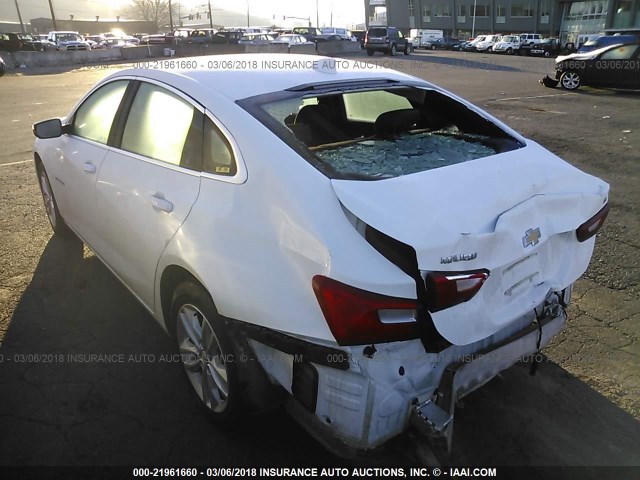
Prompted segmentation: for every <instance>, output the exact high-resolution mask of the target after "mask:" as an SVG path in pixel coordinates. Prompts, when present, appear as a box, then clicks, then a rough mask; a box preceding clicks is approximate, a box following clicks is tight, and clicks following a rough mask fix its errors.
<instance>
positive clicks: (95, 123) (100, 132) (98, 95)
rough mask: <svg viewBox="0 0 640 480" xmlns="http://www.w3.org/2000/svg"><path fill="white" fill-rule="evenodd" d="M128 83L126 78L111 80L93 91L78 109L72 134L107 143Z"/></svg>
mask: <svg viewBox="0 0 640 480" xmlns="http://www.w3.org/2000/svg"><path fill="white" fill-rule="evenodd" d="M128 84H129V82H128V81H126V80H120V81H117V82H111V83H108V84H106V85H104V86H103V87H100V88H99V89H98V90H96V91H95V92H93V93H92V94H91V96H89V98H87V99H86V100H85V101H84V103H83V104H82V105H80V107H78V109H77V110H76V113H75V115H74V118H73V125H72V134H73V135H76V136H78V137H81V138H86V139H87V140H93V141H94V142H98V143H102V144H106V143H107V140H108V139H109V133H110V132H111V125H112V124H113V119H114V117H115V116H116V112H117V111H118V107H119V106H120V102H121V101H122V97H123V96H124V92H125V90H126V89H127V85H128Z"/></svg>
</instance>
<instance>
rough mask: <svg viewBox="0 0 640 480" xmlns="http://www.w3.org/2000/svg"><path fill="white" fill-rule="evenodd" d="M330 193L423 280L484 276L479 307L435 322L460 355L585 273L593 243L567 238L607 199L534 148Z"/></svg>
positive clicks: (592, 182)
mask: <svg viewBox="0 0 640 480" xmlns="http://www.w3.org/2000/svg"><path fill="white" fill-rule="evenodd" d="M332 184H333V188H334V190H335V192H336V195H337V196H338V198H339V200H340V202H341V203H342V204H343V205H344V206H345V208H346V209H347V210H349V211H350V212H351V213H353V214H354V215H355V216H356V217H358V218H359V219H360V220H362V221H363V222H365V223H366V224H367V225H370V226H371V227H373V228H375V229H376V230H378V231H380V232H383V233H384V234H386V235H388V236H390V237H393V238H395V239H396V240H399V241H400V242H403V243H405V244H407V245H410V246H412V247H413V248H414V249H415V251H416V256H417V261H418V268H419V269H420V270H421V271H422V272H427V271H445V272H461V271H473V270H477V269H488V270H489V271H490V272H491V275H490V277H489V279H488V280H487V281H486V282H485V285H484V286H483V287H482V289H481V291H480V292H479V294H478V295H477V298H473V299H472V300H470V301H468V302H465V303H462V304H460V305H456V306H455V307H451V308H448V309H446V310H443V311H439V312H435V313H433V312H432V317H433V320H434V323H435V325H436V328H437V329H438V331H439V332H440V333H441V334H442V335H443V336H444V337H445V338H446V339H447V340H449V341H450V342H452V343H454V344H459V345H461V344H468V343H472V342H474V341H477V340H480V339H482V338H485V337H487V336H489V335H491V334H493V333H495V332H496V331H498V330H499V329H501V328H503V327H504V326H506V325H507V324H508V323H509V322H510V321H512V320H513V316H514V315H515V314H516V313H518V312H520V314H523V313H525V312H526V311H528V310H531V309H533V308H534V307H535V306H536V305H538V304H539V303H540V302H541V301H544V298H545V297H546V295H548V293H549V291H550V290H558V289H561V288H565V287H566V286H568V285H570V284H571V283H572V282H573V281H575V279H577V278H578V277H579V276H580V275H581V274H582V273H583V272H584V269H586V266H587V265H588V261H589V259H590V257H591V252H592V248H593V243H592V242H591V243H590V244H589V245H587V246H586V247H585V246H583V245H582V244H579V243H578V242H577V240H576V238H575V233H574V232H575V230H576V228H578V227H579V226H580V225H581V224H582V223H583V222H585V221H586V220H588V219H589V218H591V217H592V216H593V215H594V214H595V213H596V212H597V211H598V210H600V208H602V206H603V204H604V203H605V202H606V198H607V192H608V185H607V184H606V183H604V182H602V181H601V180H599V179H597V178H595V177H592V176H591V175H588V174H586V173H583V172H581V171H579V170H577V169H576V168H574V167H572V166H570V165H569V164H567V163H565V162H563V161H562V160H560V159H559V158H557V157H555V156H554V155H552V154H550V153H549V152H547V151H546V150H544V149H542V148H541V147H539V146H538V145H536V144H535V143H533V142H530V143H529V144H528V145H527V146H526V147H524V148H522V149H518V150H515V151H510V152H506V153H501V154H497V155H493V156H490V157H485V158H480V159H477V160H472V161H468V162H464V163H460V164H455V165H451V166H447V167H442V168H437V169H434V170H429V171H425V172H419V173H415V174H411V175H404V176H399V177H396V178H391V179H385V180H381V181H353V180H338V179H334V180H332ZM587 243H589V242H587ZM572 256H573V257H572ZM560 266H562V268H559V267H560ZM487 302H489V303H487ZM488 304H490V305H491V306H492V309H493V311H492V312H488V311H485V310H486V309H487V305H488ZM478 308H480V310H482V311H479V310H478Z"/></svg>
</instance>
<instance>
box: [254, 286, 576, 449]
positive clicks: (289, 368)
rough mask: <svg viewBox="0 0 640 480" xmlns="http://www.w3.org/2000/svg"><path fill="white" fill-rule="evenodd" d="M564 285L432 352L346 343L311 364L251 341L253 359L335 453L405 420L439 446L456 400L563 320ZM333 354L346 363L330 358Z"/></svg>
mask: <svg viewBox="0 0 640 480" xmlns="http://www.w3.org/2000/svg"><path fill="white" fill-rule="evenodd" d="M570 290H571V289H570V288H569V289H567V290H566V291H565V292H564V293H550V294H549V296H548V297H547V299H546V301H545V302H543V304H541V305H538V307H537V309H536V310H535V313H534V310H531V311H530V312H528V313H527V314H525V315H523V316H522V317H520V318H519V319H518V320H516V321H515V322H513V324H512V325H511V327H509V328H508V329H504V330H503V331H501V332H498V333H497V334H495V335H494V336H492V337H490V338H487V339H484V340H483V341H481V342H477V343H474V344H470V345H466V346H459V345H458V346H456V345H453V346H451V347H449V348H448V349H446V350H444V351H442V352H440V353H438V354H427V353H425V352H424V348H423V347H422V345H421V344H420V341H419V340H416V341H408V342H396V343H393V344H384V345H375V346H373V348H372V346H369V347H366V348H363V347H351V349H350V350H351V351H350V352H348V351H346V349H345V350H344V354H345V355H344V358H342V355H341V354H340V351H338V350H334V353H330V354H329V356H328V357H329V358H328V359H329V360H331V361H329V362H322V363H317V359H316V361H314V360H313V359H311V358H310V357H309V359H308V360H305V359H304V358H299V359H298V360H296V358H295V357H294V356H291V355H287V354H285V353H283V352H282V350H280V351H278V350H276V349H274V348H272V347H270V346H268V345H265V344H264V343H258V342H256V341H255V340H252V341H251V344H252V347H253V348H254V351H255V352H256V353H257V356H258V358H259V359H269V361H268V362H261V363H262V365H263V367H264V369H265V371H266V372H267V373H268V374H269V375H270V376H271V377H272V378H274V379H277V381H278V383H279V384H280V385H282V386H283V387H284V388H285V389H286V390H288V391H289V392H290V393H291V394H292V396H291V398H290V399H289V402H288V410H289V412H290V413H291V415H292V416H293V417H294V418H295V419H296V420H297V421H298V422H299V423H300V424H301V425H302V426H303V427H304V428H305V429H306V430H307V431H308V432H309V433H310V434H311V435H312V436H314V437H315V438H316V439H317V440H318V441H320V442H321V443H322V444H324V445H325V447H327V448H328V449H330V450H332V451H334V452H335V453H336V454H337V455H340V456H353V455H355V453H356V452H357V451H358V450H364V449H369V448H373V447H376V446H379V445H381V444H383V443H385V442H386V441H387V440H389V439H390V438H392V437H394V436H396V435H398V434H400V433H402V432H404V431H405V430H407V429H408V428H410V427H411V426H413V427H414V428H416V429H417V430H418V431H420V432H421V433H423V434H424V435H425V436H427V437H428V438H429V439H430V440H431V442H432V443H433V444H435V445H438V446H440V447H443V448H444V449H447V448H449V446H450V444H451V433H452V431H453V418H454V413H455V412H454V409H455V403H456V401H457V400H459V399H461V398H462V397H464V396H465V395H467V394H468V393H470V392H472V391H474V390H475V389H477V388H479V387H480V386H482V385H484V384H485V383H486V382H488V381H489V380H491V379H492V378H493V377H494V376H495V375H497V374H498V373H499V372H501V371H503V370H505V369H506V368H508V367H510V366H511V365H513V364H515V363H516V362H517V361H519V360H521V359H523V357H527V356H530V355H532V354H535V353H536V352H538V351H539V349H540V348H543V347H544V346H546V345H547V344H548V343H549V341H550V340H551V338H552V337H553V336H554V335H556V334H557V333H558V332H559V331H560V330H561V329H562V328H563V326H564V325H565V322H566V314H565V311H564V308H562V307H561V306H560V303H561V302H560V299H561V298H562V302H568V301H569V297H570ZM536 317H537V318H536ZM313 348H315V347H313ZM335 352H338V354H336V353H335ZM322 355H323V359H324V356H326V355H325V354H324V353H323V354H322ZM335 356H339V357H341V358H340V360H347V359H348V360H347V363H346V364H345V363H341V364H340V366H338V364H333V363H332V361H333V360H332V359H333V357H335ZM276 359H279V360H278V361H274V360H276Z"/></svg>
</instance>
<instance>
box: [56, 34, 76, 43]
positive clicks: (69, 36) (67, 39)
mask: <svg viewBox="0 0 640 480" xmlns="http://www.w3.org/2000/svg"><path fill="white" fill-rule="evenodd" d="M58 39H59V40H61V41H63V42H81V41H82V37H81V36H80V35H77V34H75V33H65V34H64V35H60V36H59V37H58Z"/></svg>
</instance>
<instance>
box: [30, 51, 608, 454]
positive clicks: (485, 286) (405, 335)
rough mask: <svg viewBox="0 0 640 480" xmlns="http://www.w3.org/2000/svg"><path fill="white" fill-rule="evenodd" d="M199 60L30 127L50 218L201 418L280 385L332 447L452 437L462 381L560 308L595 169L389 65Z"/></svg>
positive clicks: (256, 406) (240, 409)
mask: <svg viewBox="0 0 640 480" xmlns="http://www.w3.org/2000/svg"><path fill="white" fill-rule="evenodd" d="M285 60H286V61H287V62H289V63H288V67H286V71H282V69H278V68H273V67H274V65H276V66H277V65H278V64H279V62H285ZM194 61H195V62H197V63H198V64H199V65H200V68H196V69H187V70H171V71H168V70H167V71H165V70H148V69H147V70H144V69H139V70H136V69H133V70H123V71H120V72H117V73H115V74H113V75H111V76H109V77H107V78H105V79H104V80H102V81H101V82H100V83H99V84H97V85H96V86H95V87H94V88H93V89H92V90H91V91H90V92H89V93H88V94H87V95H86V96H85V97H84V98H83V99H82V100H81V101H80V102H79V103H78V105H77V106H76V107H75V108H74V109H73V110H72V111H71V113H70V114H69V115H68V116H67V117H66V118H64V119H62V120H60V119H52V120H48V121H44V122H40V123H37V124H36V125H34V133H35V135H36V136H37V137H38V139H37V140H36V144H35V161H36V170H37V174H38V178H39V182H40V186H41V190H42V194H43V198H44V203H45V207H46V211H47V214H48V217H49V220H50V222H51V225H52V226H53V228H54V230H55V232H56V233H57V234H69V233H71V232H72V233H73V235H75V236H78V237H79V238H80V239H81V240H82V241H83V242H85V243H86V244H87V245H88V246H89V247H90V248H91V249H92V250H93V251H94V252H95V253H96V255H97V256H98V257H99V258H100V259H101V260H102V261H103V262H104V263H105V264H106V265H107V266H108V268H109V269H110V270H111V271H113V272H114V274H115V275H116V276H117V277H118V278H119V279H120V280H121V281H122V282H123V283H124V284H125V285H126V286H127V287H128V288H129V289H130V290H131V292H132V293H133V294H134V295H135V296H136V297H137V298H138V300H139V301H140V302H141V303H142V304H143V305H144V306H145V307H146V308H147V309H148V310H149V312H151V314H152V315H153V316H154V317H155V318H156V319H157V320H158V321H159V322H160V324H161V325H163V326H164V327H165V328H166V330H167V331H168V332H169V333H170V334H172V335H174V336H175V338H176V348H177V349H178V351H179V352H180V353H181V354H182V360H183V363H184V368H185V371H186V375H187V378H188V379H189V381H190V384H191V385H192V386H193V389H194V392H195V394H196V395H197V397H198V399H199V400H198V401H199V402H200V403H201V404H202V406H203V407H204V408H205V409H206V411H207V412H208V413H209V414H210V415H211V416H213V417H214V418H215V419H218V420H220V421H232V420H233V419H234V418H236V417H238V416H244V415H247V413H248V412H249V411H252V410H262V409H265V408H269V407H271V406H273V405H274V404H278V402H280V401H282V400H284V401H285V402H286V405H287V408H288V410H289V411H290V412H291V414H292V415H293V417H294V418H296V419H297V420H298V421H299V422H300V423H301V424H302V425H303V426H305V427H306V428H307V430H308V431H309V432H310V433H311V434H312V435H314V436H315V437H316V438H318V439H319V440H320V441H322V442H323V443H324V444H325V445H327V446H328V447H330V448H332V449H333V450H334V451H336V452H337V453H339V454H341V455H348V454H353V453H355V452H357V451H358V450H359V449H367V448H372V447H375V446H378V445H381V444H382V443H384V442H385V441H387V440H389V439H390V438H392V437H394V436H396V435H398V434H400V433H401V432H403V431H405V430H407V429H408V428H409V427H410V426H411V425H413V426H416V427H418V428H419V429H420V430H421V431H422V432H424V433H425V434H427V435H428V436H429V437H431V439H432V440H433V441H434V442H436V443H438V442H440V443H441V444H442V445H444V446H445V447H446V446H449V445H450V442H451V432H452V425H453V423H452V421H453V418H454V406H455V403H456V401H457V400H458V399H460V398H461V397H463V396H464V395H466V394H468V393H469V392H471V391H473V390H474V389H476V388H478V387H479V386H481V385H483V384H484V383H486V382H487V381H488V380H490V379H491V378H492V377H494V376H495V375H496V374H497V373H499V372H500V371H501V370H503V369H505V368H507V367H509V366H510V365H512V364H513V363H515V362H516V361H517V360H518V359H519V358H521V357H523V356H526V355H529V354H532V353H535V352H537V351H538V350H539V349H540V348H542V347H544V346H545V345H547V343H548V342H549V340H550V339H551V337H553V336H554V335H555V334H557V333H558V332H559V331H560V330H561V329H562V327H563V326H564V324H565V321H566V314H565V307H566V305H567V303H568V302H569V300H570V297H571V288H572V284H573V283H574V282H575V281H576V280H577V279H578V278H579V277H580V275H582V274H583V272H584V271H585V270H586V268H587V266H588V264H589V261H590V258H591V255H592V252H593V247H594V242H595V234H596V232H597V231H598V230H599V228H600V227H601V226H602V224H603V222H604V219H605V217H606V215H607V212H608V206H607V200H608V192H609V186H608V185H607V184H606V183H605V182H603V181H602V180H600V179H598V178H595V177H593V176H591V175H588V174H586V173H583V172H581V171H580V170H578V169H576V168H574V167H573V166H571V165H569V164H567V163H566V162H564V161H563V160H561V159H559V158H558V157H556V156H555V155H553V154H552V153H550V152H548V151H547V150H545V149H544V148H542V147H541V146H539V145H537V144H536V143H535V142H533V141H531V140H528V139H525V138H523V137H522V136H520V135H519V134H518V133H516V132H514V131H513V130H511V129H510V128H509V127H507V126H506V125H504V124H503V123H501V122H500V121H498V120H497V119H495V118H493V117H491V116H490V115H488V114H487V113H485V112H483V111H482V110H480V109H479V108H477V107H475V106H473V105H471V104H470V103H468V102H466V101H464V100H462V99H461V98H458V97H456V96H455V95H453V94H451V93H449V92H447V91H445V90H443V89H441V88H439V87H437V86H434V85H432V84H430V83H427V82H425V81H423V80H420V79H418V78H415V77H411V76H408V75H404V74H402V73H399V72H396V71H392V70H386V69H374V70H368V69H363V68H361V66H359V65H358V64H357V63H354V62H347V61H346V60H345V61H342V60H340V61H339V62H338V63H336V61H335V60H333V59H328V58H323V57H317V56H297V55H286V56H274V55H269V56H267V55H242V56H216V57H203V58H198V59H195V60H194ZM190 65H191V64H190ZM229 65H246V66H247V68H243V69H234V68H229V67H228V66H229ZM336 66H339V67H340V68H337V69H336V68H335V67H336ZM282 68H285V67H284V66H283V67H282Z"/></svg>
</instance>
